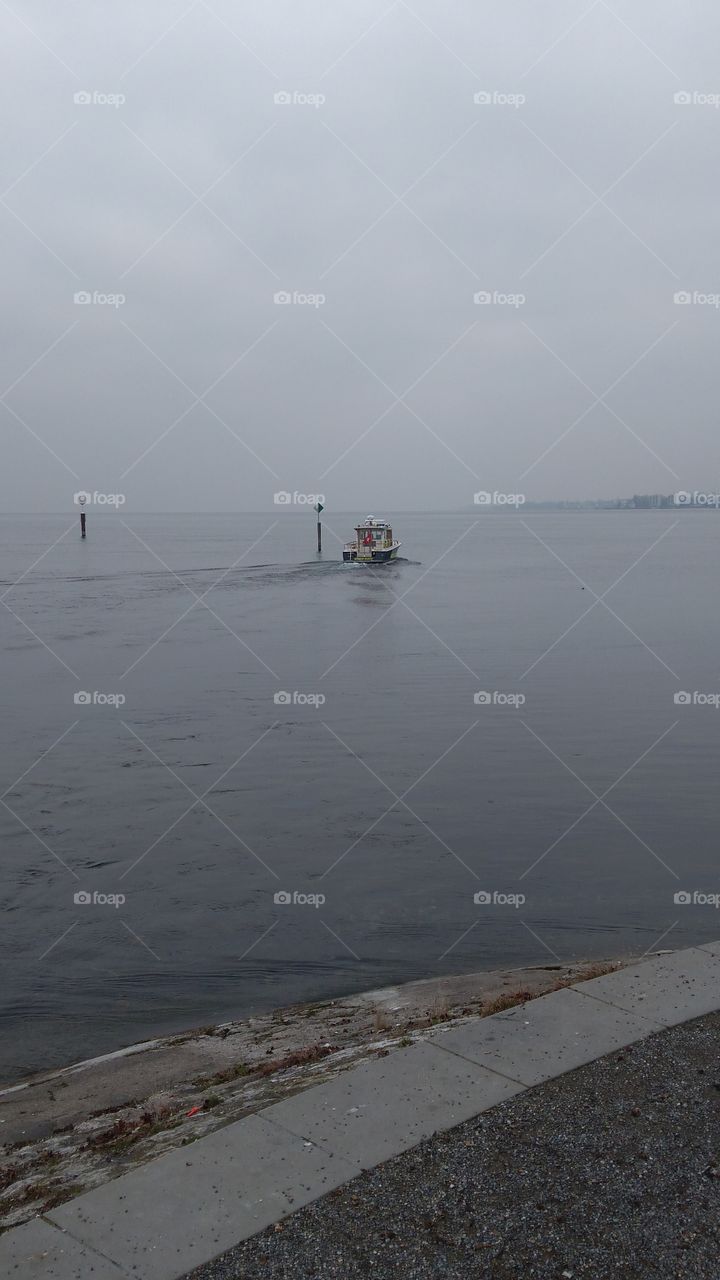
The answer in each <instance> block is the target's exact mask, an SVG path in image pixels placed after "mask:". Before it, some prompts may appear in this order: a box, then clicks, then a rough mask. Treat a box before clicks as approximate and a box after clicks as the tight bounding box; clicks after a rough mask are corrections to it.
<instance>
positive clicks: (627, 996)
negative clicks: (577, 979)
mask: <svg viewBox="0 0 720 1280" xmlns="http://www.w3.org/2000/svg"><path fill="white" fill-rule="evenodd" d="M575 990H576V991H577V992H578V994H579V995H582V996H583V998H584V999H591V998H592V999H596V1000H603V1001H605V1002H606V1003H608V1004H612V1005H614V1006H615V1007H616V1008H618V1009H627V1010H628V1011H629V1012H631V1013H638V1014H641V1015H642V1016H643V1017H645V1018H649V1019H651V1021H653V1022H658V1023H661V1024H662V1025H663V1026H665V1027H674V1026H676V1025H677V1024H678V1023H679V1022H687V1021H688V1020H689V1019H690V1018H699V1017H700V1016H701V1015H702V1014H704V1013H713V1012H714V1011H715V1009H720V956H717V957H716V956H715V955H714V954H713V953H712V952H710V951H709V950H707V949H702V948H699V947H690V948H688V950H686V951H675V952H674V953H673V954H672V955H669V956H653V957H651V958H650V959H649V960H646V961H644V962H643V963H642V964H634V965H630V966H629V967H628V968H627V969H620V970H619V971H618V972H617V973H610V974H607V975H606V976H605V977H604V978H593V979H592V981H590V982H583V983H581V985H580V986H579V987H576V988H575Z"/></svg>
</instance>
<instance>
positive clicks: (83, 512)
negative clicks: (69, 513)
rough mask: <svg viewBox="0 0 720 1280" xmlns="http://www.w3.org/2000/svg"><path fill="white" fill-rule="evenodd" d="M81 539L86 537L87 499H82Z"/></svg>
mask: <svg viewBox="0 0 720 1280" xmlns="http://www.w3.org/2000/svg"><path fill="white" fill-rule="evenodd" d="M79 501H80V508H81V509H80V537H81V538H84V537H85V499H84V498H80V499H79Z"/></svg>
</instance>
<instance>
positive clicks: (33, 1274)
mask: <svg viewBox="0 0 720 1280" xmlns="http://www.w3.org/2000/svg"><path fill="white" fill-rule="evenodd" d="M0 1275H1V1276H3V1278H4V1280H125V1277H124V1273H123V1272H122V1271H120V1270H119V1269H118V1267H116V1266H114V1264H113V1263H112V1262H109V1261H108V1260H107V1258H102V1257H100V1255H99V1254H97V1253H94V1252H93V1251H92V1250H90V1249H85V1248H83V1246H82V1245H81V1244H78V1242H77V1240H73V1238H72V1236H68V1235H65V1234H64V1233H63V1232H62V1231H59V1230H58V1228H57V1227H51V1226H49V1225H48V1223H47V1222H43V1220H42V1219H41V1218H35V1219H34V1220H33V1221H32V1222H26V1223H25V1225H24V1226H22V1227H15V1229H14V1230H13V1231H7V1232H6V1233H5V1235H3V1236H0Z"/></svg>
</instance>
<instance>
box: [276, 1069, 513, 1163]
mask: <svg viewBox="0 0 720 1280" xmlns="http://www.w3.org/2000/svg"><path fill="white" fill-rule="evenodd" d="M520 1089H521V1086H520V1085H519V1084H517V1083H515V1082H514V1081H511V1080H506V1079H504V1078H503V1077H502V1076H499V1075H495V1074H493V1073H492V1072H490V1071H487V1070H485V1069H484V1068H483V1067H479V1066H476V1065H475V1064H471V1063H469V1062H462V1061H461V1060H460V1059H459V1058H455V1057H453V1055H452V1054H449V1053H441V1052H440V1051H439V1050H438V1049H437V1048H435V1047H434V1046H432V1045H428V1044H414V1045H412V1047H410V1048H407V1049H398V1050H397V1051H395V1052H394V1053H392V1054H390V1055H389V1056H388V1057H387V1058H378V1059H376V1060H375V1061H374V1062H369V1063H364V1064H363V1065H362V1066H359V1067H355V1068H354V1070H353V1071H349V1072H347V1073H346V1074H345V1075H343V1076H340V1077H338V1079H336V1080H330V1081H328V1082H327V1083H326V1084H323V1085H319V1086H318V1087H317V1088H316V1089H310V1090H308V1091H307V1092H305V1093H301V1094H297V1095H296V1096H295V1097H294V1098H287V1099H286V1100H285V1101H284V1102H278V1103H277V1104H276V1105H275V1106H274V1107H269V1108H268V1110H267V1111H265V1112H263V1114H264V1115H265V1116H266V1118H267V1119H268V1120H271V1121H273V1123H275V1124H280V1125H283V1126H284V1127H285V1128H287V1129H289V1130H290V1131H291V1132H292V1133H296V1134H300V1135H301V1136H302V1137H304V1138H309V1139H311V1140H312V1141H313V1142H319V1143H321V1144H322V1145H323V1146H324V1147H326V1148H327V1149H328V1150H329V1151H335V1152H336V1153H337V1154H338V1155H341V1156H343V1157H344V1158H345V1159H348V1160H354V1161H356V1162H357V1163H358V1164H360V1165H361V1166H362V1167H363V1168H364V1169H368V1168H371V1167H372V1166H373V1165H375V1164H379V1163H380V1161H382V1160H387V1159H389V1158H390V1156H393V1155H397V1154H398V1153H399V1152H401V1151H407V1149H408V1148H409V1147H413V1146H415V1145H416V1144H417V1143H418V1142H420V1141H421V1140H422V1139H423V1138H427V1137H429V1136H430V1135H431V1134H433V1133H437V1132H438V1130H442V1129H451V1128H452V1127H453V1126H454V1125H456V1124H460V1122H461V1121H462V1120H467V1119H468V1118H469V1117H470V1116H474V1115H477V1114H478V1112H480V1111H485V1110H487V1108H488V1107H493V1106H495V1105H496V1103H498V1102H503V1101H504V1100H505V1098H510V1097H512V1096H513V1095H514V1094H515V1093H518V1092H519V1091H520Z"/></svg>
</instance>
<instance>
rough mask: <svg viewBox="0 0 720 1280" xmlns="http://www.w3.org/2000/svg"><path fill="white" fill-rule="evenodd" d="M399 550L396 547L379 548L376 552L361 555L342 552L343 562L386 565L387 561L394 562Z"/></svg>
mask: <svg viewBox="0 0 720 1280" xmlns="http://www.w3.org/2000/svg"><path fill="white" fill-rule="evenodd" d="M398 550H399V548H398V547H380V548H378V550H377V551H371V552H370V553H369V555H368V554H363V553H362V552H360V554H358V552H357V551H354V550H353V551H343V560H345V561H346V562H347V561H357V563H358V564H387V562H388V560H394V559H395V557H396V555H397V553H398Z"/></svg>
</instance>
